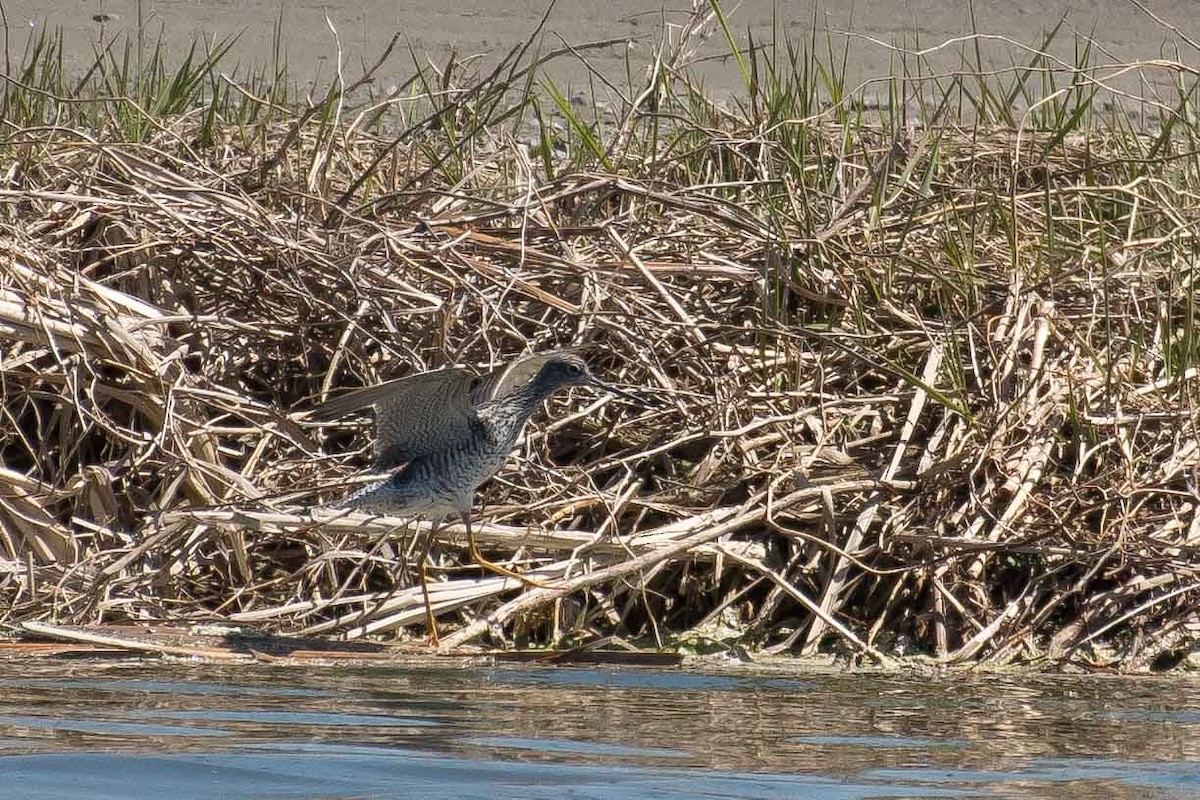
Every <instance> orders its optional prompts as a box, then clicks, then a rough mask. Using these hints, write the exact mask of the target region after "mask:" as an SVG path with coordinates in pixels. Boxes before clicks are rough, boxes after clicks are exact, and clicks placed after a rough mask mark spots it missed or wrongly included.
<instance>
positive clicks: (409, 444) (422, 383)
mask: <svg viewBox="0 0 1200 800" xmlns="http://www.w3.org/2000/svg"><path fill="white" fill-rule="evenodd" d="M476 380H477V379H476V378H474V377H473V376H472V375H471V373H469V372H468V371H467V370H465V369H462V368H459V367H451V368H449V369H439V370H435V371H433V372H421V373H418V374H416V375H409V376H407V377H404V378H396V379H395V380H391V381H387V382H385V383H381V384H378V385H376V386H364V387H362V388H361V389H353V390H351V391H349V392H346V393H344V394H340V395H338V396H337V397H335V398H333V399H331V400H327V401H326V402H324V403H321V404H320V405H318V406H316V407H315V408H314V409H313V413H314V414H315V415H316V416H318V417H320V418H324V419H333V418H335V417H340V416H343V415H345V414H348V413H350V412H351V411H357V410H359V409H363V408H368V407H372V408H374V409H375V437H376V442H375V467H376V469H389V468H392V467H396V466H399V465H400V464H403V463H404V462H406V461H411V460H413V459H414V458H420V457H421V456H426V455H429V454H431V453H436V452H439V451H445V450H451V449H454V448H456V447H458V446H460V445H462V444H464V443H466V442H467V441H469V440H470V437H471V436H472V425H473V423H474V421H475V404H474V403H473V402H472V400H471V397H470V389H471V385H472V383H473V382H475V381H476Z"/></svg>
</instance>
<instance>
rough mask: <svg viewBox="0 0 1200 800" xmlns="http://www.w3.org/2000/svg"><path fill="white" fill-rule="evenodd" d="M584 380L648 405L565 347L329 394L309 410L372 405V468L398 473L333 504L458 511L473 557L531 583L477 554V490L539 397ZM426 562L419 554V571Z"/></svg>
mask: <svg viewBox="0 0 1200 800" xmlns="http://www.w3.org/2000/svg"><path fill="white" fill-rule="evenodd" d="M587 385H590V386H593V387H595V388H598V389H601V390H603V391H606V392H611V393H612V394H615V395H618V396H619V397H622V398H624V399H626V400H629V401H632V402H633V403H635V404H637V405H639V406H642V405H645V404H644V403H643V402H642V401H641V400H639V399H638V398H636V397H634V396H633V395H630V394H628V393H627V392H623V391H621V390H620V389H618V388H616V387H614V386H610V385H609V384H607V383H605V382H603V381H601V380H600V379H598V378H597V377H596V376H594V375H593V374H592V373H591V371H590V370H589V369H588V366H587V363H586V362H585V361H584V360H583V359H582V358H580V357H579V355H577V354H576V353H575V352H573V351H571V350H555V351H551V352H548V353H539V354H536V355H531V356H525V357H524V358H518V359H517V360H515V361H513V362H511V363H509V364H506V365H505V366H503V367H500V368H499V369H496V370H493V371H492V372H489V373H487V374H485V375H479V376H475V375H472V374H471V373H470V372H469V371H467V370H465V369H462V368H460V367H451V368H448V369H440V370H435V371H433V372H422V373H418V374H416V375H410V376H408V377H404V378H397V379H396V380H392V381H387V382H386V383H381V384H378V385H376V386H367V387H364V388H361V389H353V390H351V391H349V392H346V393H344V394H341V395H339V396H337V397H335V398H333V399H331V400H328V401H326V402H324V403H322V404H320V405H318V406H317V407H316V408H314V409H313V413H314V414H315V415H317V416H318V417H321V418H327V419H331V418H334V417H340V416H343V415H345V414H348V413H350V412H352V411H357V410H359V409H364V408H367V407H371V408H373V409H374V410H375V431H376V443H375V464H374V469H375V471H376V472H384V471H388V470H395V471H394V472H393V474H392V475H391V477H389V478H387V479H385V480H380V481H378V482H376V483H372V484H371V485H369V486H367V487H365V488H363V489H361V490H359V491H357V492H355V493H354V494H352V495H350V496H349V497H347V498H346V499H344V500H342V501H340V502H338V503H336V504H335V505H337V506H339V507H342V508H353V509H361V510H365V511H374V512H377V513H386V514H396V515H398V516H404V517H411V518H417V517H421V518H425V519H428V520H430V521H431V522H433V523H434V525H435V526H436V525H437V524H438V523H439V522H440V521H441V520H442V519H444V518H445V517H446V516H449V515H451V514H457V515H458V517H459V519H461V520H462V523H463V526H464V527H465V528H466V530H467V547H468V550H469V553H470V556H471V559H472V560H473V561H474V562H475V563H476V564H478V565H479V566H481V567H483V568H484V569H486V570H489V571H491V572H495V573H497V574H499V575H504V576H505V577H510V578H516V579H517V580H520V581H522V582H523V583H526V584H528V583H534V582H533V581H530V580H529V579H528V578H525V577H523V576H521V575H520V574H518V573H515V572H513V571H512V570H510V569H507V568H505V567H502V566H500V565H499V564H496V563H493V562H492V561H489V560H488V559H486V558H484V556H483V554H482V553H480V552H479V548H478V547H477V546H476V544H475V532H474V530H473V529H472V527H471V509H472V507H473V506H474V503H475V491H476V489H478V488H479V485H480V484H482V483H483V482H484V481H486V480H487V479H488V478H490V477H492V476H493V475H495V474H496V472H497V471H499V469H500V467H501V466H503V465H504V462H505V461H506V460H507V459H508V456H509V453H511V452H512V449H513V447H514V446H515V445H516V443H517V439H518V438H519V437H520V435H521V430H522V429H523V428H524V427H525V423H526V422H527V421H528V420H529V417H530V416H532V415H533V413H534V411H536V410H537V409H538V406H540V405H541V403H542V401H543V400H545V399H546V398H548V397H550V395H552V394H554V393H555V392H557V391H558V390H559V389H565V388H567V387H569V386H587ZM424 566H425V565H424V558H423V557H422V559H421V565H420V567H421V570H422V576H423V575H424Z"/></svg>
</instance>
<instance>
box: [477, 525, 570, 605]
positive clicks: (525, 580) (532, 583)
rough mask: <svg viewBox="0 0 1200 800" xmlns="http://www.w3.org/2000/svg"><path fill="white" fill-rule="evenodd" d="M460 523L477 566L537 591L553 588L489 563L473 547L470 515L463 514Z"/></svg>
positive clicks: (492, 562)
mask: <svg viewBox="0 0 1200 800" xmlns="http://www.w3.org/2000/svg"><path fill="white" fill-rule="evenodd" d="M462 523H463V525H464V526H465V527H466V529H467V549H468V552H469V553H470V555H471V560H472V561H474V562H475V563H476V564H478V565H479V566H481V567H483V568H484V569H485V570H487V571H488V572H494V573H496V574H497V575H503V576H504V577H506V578H513V579H514V580H518V581H520V582H521V583H523V584H525V585H526V586H536V587H538V588H539V589H550V588H553V587H552V586H551V585H550V584H548V583H542V582H541V581H535V580H534V579H533V578H528V577H526V576H524V575H522V574H521V573H519V572H513V571H512V570H511V569H509V568H508V567H502V566H500V565H499V564H497V563H496V562H494V561H489V560H488V559H486V558H484V557H483V553H481V552H479V548H478V547H477V546H476V545H475V529H474V528H472V527H471V515H470V514H466V513H464V514H463V515H462Z"/></svg>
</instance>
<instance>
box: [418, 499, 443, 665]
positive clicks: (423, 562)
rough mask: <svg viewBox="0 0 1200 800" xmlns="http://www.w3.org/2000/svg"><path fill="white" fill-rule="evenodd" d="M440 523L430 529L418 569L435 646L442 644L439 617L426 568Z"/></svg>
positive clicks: (429, 630)
mask: <svg viewBox="0 0 1200 800" xmlns="http://www.w3.org/2000/svg"><path fill="white" fill-rule="evenodd" d="M438 527H439V524H438V523H436V522H435V523H433V527H431V528H430V529H429V538H428V539H426V540H425V546H424V547H422V548H421V560H420V561H419V562H418V564H417V570H418V572H419V574H420V576H421V595H422V596H423V597H424V598H425V629H426V630H427V631H428V632H429V643H430V644H431V645H433V646H434V647H437V646H438V644H440V641H441V640H440V639H439V638H438V629H437V618H436V617H434V615H433V604H432V603H430V602H429V573H428V572H427V571H426V569H425V565H426V564H427V563H428V561H429V548H430V547H432V546H433V535H434V534H435V533H437V529H438Z"/></svg>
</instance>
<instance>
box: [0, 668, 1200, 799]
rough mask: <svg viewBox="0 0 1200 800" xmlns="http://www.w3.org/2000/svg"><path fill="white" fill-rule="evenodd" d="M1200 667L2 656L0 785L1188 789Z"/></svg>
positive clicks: (498, 792) (230, 789) (217, 794)
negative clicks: (813, 671)
mask: <svg viewBox="0 0 1200 800" xmlns="http://www.w3.org/2000/svg"><path fill="white" fill-rule="evenodd" d="M1198 709H1200V682H1197V681H1195V680H1192V679H1189V678H1179V677H1173V678H1135V679H1134V678H1096V677H1087V678H1078V677H1023V678H1009V677H997V676H992V675H964V674H955V675H948V676H945V677H940V678H936V679H930V678H927V677H923V678H913V677H902V676H895V675H888V676H884V675H874V674H849V673H848V674H836V675H812V676H807V677H802V678H794V679H793V678H787V679H784V678H778V677H750V676H746V677H740V676H737V675H729V674H723V675H712V674H697V673H692V672H683V671H669V670H643V669H624V670H590V669H561V668H559V669H555V668H530V667H523V668H507V667H505V668H500V667H497V668H492V669H488V668H480V667H477V666H473V667H469V668H462V669H455V668H449V667H437V668H434V667H397V666H387V667H366V668H363V667H355V668H352V669H350V668H345V667H333V666H311V665H305V666H294V665H286V666H277V665H266V666H239V667H229V666H215V665H211V664H185V663H178V662H176V663H171V662H150V661H142V662H119V663H113V662H107V663H106V662H83V663H72V662H34V663H30V662H26V661H22V662H8V663H4V664H0V796H3V797H20V798H64V797H86V798H114V799H115V798H121V799H122V800H124V799H125V798H156V800H157V798H163V797H167V798H233V797H251V798H389V797H413V798H463V797H479V798H525V799H527V800H538V799H540V798H556V799H558V798H830V799H831V800H844V799H846V798H887V797H894V798H901V797H902V798H925V797H929V798H940V797H1003V798H1008V797H1048V798H1049V797H1052V798H1055V800H1067V799H1068V798H1138V799H1139V800H1150V799H1152V798H1182V797H1200V735H1198V734H1200V710H1198Z"/></svg>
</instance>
